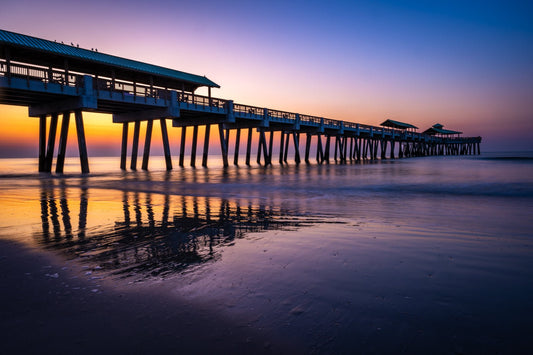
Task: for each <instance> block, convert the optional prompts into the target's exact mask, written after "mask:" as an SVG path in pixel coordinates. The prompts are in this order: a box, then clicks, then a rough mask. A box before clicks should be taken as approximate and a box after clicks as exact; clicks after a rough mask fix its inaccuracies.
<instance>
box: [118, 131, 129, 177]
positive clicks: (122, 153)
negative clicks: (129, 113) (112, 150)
mask: <svg viewBox="0 0 533 355" xmlns="http://www.w3.org/2000/svg"><path fill="white" fill-rule="evenodd" d="M128 125H129V122H124V123H122V146H121V148H120V169H122V170H126V156H127V154H128Z"/></svg>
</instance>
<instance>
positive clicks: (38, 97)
mask: <svg viewBox="0 0 533 355" xmlns="http://www.w3.org/2000/svg"><path fill="white" fill-rule="evenodd" d="M200 87H206V88H207V91H208V95H207V96H204V95H198V94H196V93H195V91H196V90H197V89H198V88H200ZM218 87H219V85H218V84H216V83H215V82H213V81H211V80H209V79H208V78H206V77H205V76H199V75H194V74H189V73H184V72H181V71H177V70H172V69H168V68H163V67H159V66H156V65H152V64H147V63H142V62H138V61H134V60H130V59H125V58H120V57H116V56H112V55H108V54H104V53H100V52H97V51H96V50H88V49H83V48H79V47H78V46H75V45H67V44H62V43H57V42H53V41H48V40H45V39H40V38H35V37H30V36H26V35H23V34H18V33H13V32H8V31H4V30H0V104H4V105H18V106H26V107H28V112H29V116H30V117H37V118H39V137H38V138H36V139H38V141H39V171H40V172H52V170H53V162H54V156H56V159H55V171H56V172H57V173H62V172H63V169H64V161H65V153H66V144H67V135H68V130H69V126H70V119H71V116H72V117H73V118H74V121H75V126H76V132H77V140H78V150H79V157H80V165H81V171H82V173H89V170H90V169H89V158H88V155H87V142H86V139H85V133H84V118H83V112H97V113H105V114H111V115H112V117H113V119H112V122H113V123H115V124H120V125H122V143H121V159H120V168H121V169H124V170H125V169H128V168H129V169H132V170H136V169H137V168H138V164H137V163H138V157H139V137H140V133H141V129H144V130H145V135H144V136H145V141H144V146H143V152H142V162H141V168H142V169H144V170H147V169H148V163H149V158H150V147H151V138H152V131H153V129H154V122H155V121H157V122H156V127H157V126H159V128H160V130H161V135H162V140H163V142H162V143H163V148H164V155H165V164H166V169H167V170H171V169H172V168H173V166H174V163H175V161H173V159H172V155H171V150H170V139H171V135H170V134H169V127H168V123H169V121H170V125H171V127H172V128H176V130H177V129H179V130H180V134H179V135H176V138H175V139H176V141H177V142H178V143H179V156H178V159H177V163H178V165H179V166H181V167H183V166H185V165H186V164H189V165H191V166H193V167H194V166H196V165H197V163H198V161H197V160H198V159H197V151H198V144H199V143H200V144H202V140H203V144H202V157H201V165H202V166H204V167H206V166H207V165H208V158H209V144H210V135H211V134H212V131H211V129H212V127H215V128H214V130H215V134H217V135H218V137H219V142H220V149H219V150H220V154H221V155H222V159H223V164H224V166H229V164H230V160H231V158H233V159H232V163H233V164H235V165H239V164H240V163H242V162H241V161H240V154H241V152H242V153H244V152H245V154H246V155H245V161H244V163H245V164H246V165H251V164H252V159H253V158H255V162H256V163H257V164H264V165H270V164H273V163H274V162H275V161H276V160H277V161H278V162H279V164H286V163H288V157H289V151H291V152H293V154H292V155H293V156H294V162H295V163H296V164H300V163H301V162H305V163H310V162H311V160H316V162H317V163H318V164H324V163H326V164H327V163H330V162H331V161H334V162H337V163H347V162H353V161H362V160H377V159H396V158H408V157H420V156H430V155H470V154H480V143H481V137H463V136H461V132H458V131H451V130H446V129H444V128H443V126H442V125H440V124H435V125H434V126H433V127H432V128H430V129H428V130H426V131H424V132H422V133H419V132H416V131H415V130H416V127H415V128H413V127H414V126H412V125H409V124H407V123H402V122H397V121H391V120H387V121H385V122H383V123H382V125H380V126H372V125H366V124H362V123H354V122H348V121H340V120H334V119H330V118H324V117H316V116H310V115H306V114H300V113H294V112H286V111H280V110H274V109H269V108H265V107H256V106H250V105H244V104H240V103H235V102H233V100H228V99H221V98H216V97H213V96H212V95H211V91H212V89H213V88H218ZM59 118H61V128H60V132H59V146H58V148H57V150H58V151H57V155H55V140H56V134H57V133H58V132H57V130H58V123H59ZM200 126H204V127H205V129H204V130H203V131H204V132H205V133H204V134H203V137H200V135H199V127H200ZM130 128H132V129H133V139H132V142H129V141H128V132H129V130H130ZM244 134H246V140H245V141H246V144H245V146H243V147H242V151H241V146H240V145H241V136H242V135H244ZM188 135H189V136H191V135H192V143H191V146H190V147H186V145H187V136H188ZM242 138H244V137H242ZM172 139H174V138H172ZM199 140H200V141H199ZM275 147H276V148H277V151H275V149H274V148H275ZM186 148H189V151H190V156H188V157H186V156H185V151H186ZM230 148H233V151H232V152H230ZM128 151H129V156H128ZM276 158H277V159H276ZM186 159H187V160H186ZM128 160H129V164H128Z"/></svg>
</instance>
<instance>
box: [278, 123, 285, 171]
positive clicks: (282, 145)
mask: <svg viewBox="0 0 533 355" xmlns="http://www.w3.org/2000/svg"><path fill="white" fill-rule="evenodd" d="M284 148H285V132H283V131H281V132H280V139H279V163H280V164H283V157H284V156H285V155H284Z"/></svg>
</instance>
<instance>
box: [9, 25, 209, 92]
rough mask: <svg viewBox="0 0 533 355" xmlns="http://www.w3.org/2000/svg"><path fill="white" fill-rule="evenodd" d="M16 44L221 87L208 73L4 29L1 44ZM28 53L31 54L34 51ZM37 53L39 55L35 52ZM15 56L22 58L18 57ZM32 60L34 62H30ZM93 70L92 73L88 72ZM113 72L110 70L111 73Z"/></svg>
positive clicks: (176, 79) (167, 77) (197, 85)
mask: <svg viewBox="0 0 533 355" xmlns="http://www.w3.org/2000/svg"><path fill="white" fill-rule="evenodd" d="M5 45H9V46H13V47H16V48H18V49H22V50H30V51H33V52H34V51H38V52H41V53H42V52H45V53H46V54H49V55H53V56H61V57H66V58H69V59H74V60H77V61H83V62H85V63H91V64H92V65H104V66H108V67H113V68H117V69H119V70H122V71H124V70H126V71H133V72H137V73H139V74H145V75H151V76H155V77H160V78H161V79H164V80H165V81H169V80H171V81H179V82H186V83H187V84H189V85H192V86H195V87H199V86H208V87H220V86H219V85H217V84H216V83H214V82H213V81H211V80H209V79H208V78H206V77H205V76H200V75H194V74H189V73H185V72H182V71H178V70H174V69H169V68H164V67H160V66H157V65H153V64H147V63H143V62H139V61H135V60H131V59H126V58H121V57H117V56H114V55H109V54H104V53H100V52H97V51H95V50H94V51H93V50H88V49H83V48H79V47H77V46H74V45H67V44H62V43H57V42H52V41H48V40H45V39H41V38H36V37H31V36H26V35H23V34H19V33H14V32H9V31H5V30H1V29H0V46H5ZM21 53H24V54H25V55H26V56H27V57H29V56H30V55H31V54H32V53H26V52H21ZM33 57H35V56H33ZM33 57H31V59H35V60H40V61H41V62H39V63H37V64H40V65H43V63H42V61H43V60H44V59H42V57H41V58H33ZM13 59H14V60H18V59H17V58H16V57H14V58H13ZM29 64H33V63H32V62H30V63H29ZM87 74H90V73H87ZM108 75H109V74H108Z"/></svg>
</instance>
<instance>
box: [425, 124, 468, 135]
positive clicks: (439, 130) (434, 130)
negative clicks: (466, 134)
mask: <svg viewBox="0 0 533 355" xmlns="http://www.w3.org/2000/svg"><path fill="white" fill-rule="evenodd" d="M442 127H443V125H441V124H440V123H437V124H434V125H433V127H431V128H428V129H426V130H425V131H424V132H423V133H424V134H431V135H433V134H444V135H450V134H462V133H463V132H459V131H452V130H450V129H444V128H442Z"/></svg>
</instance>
